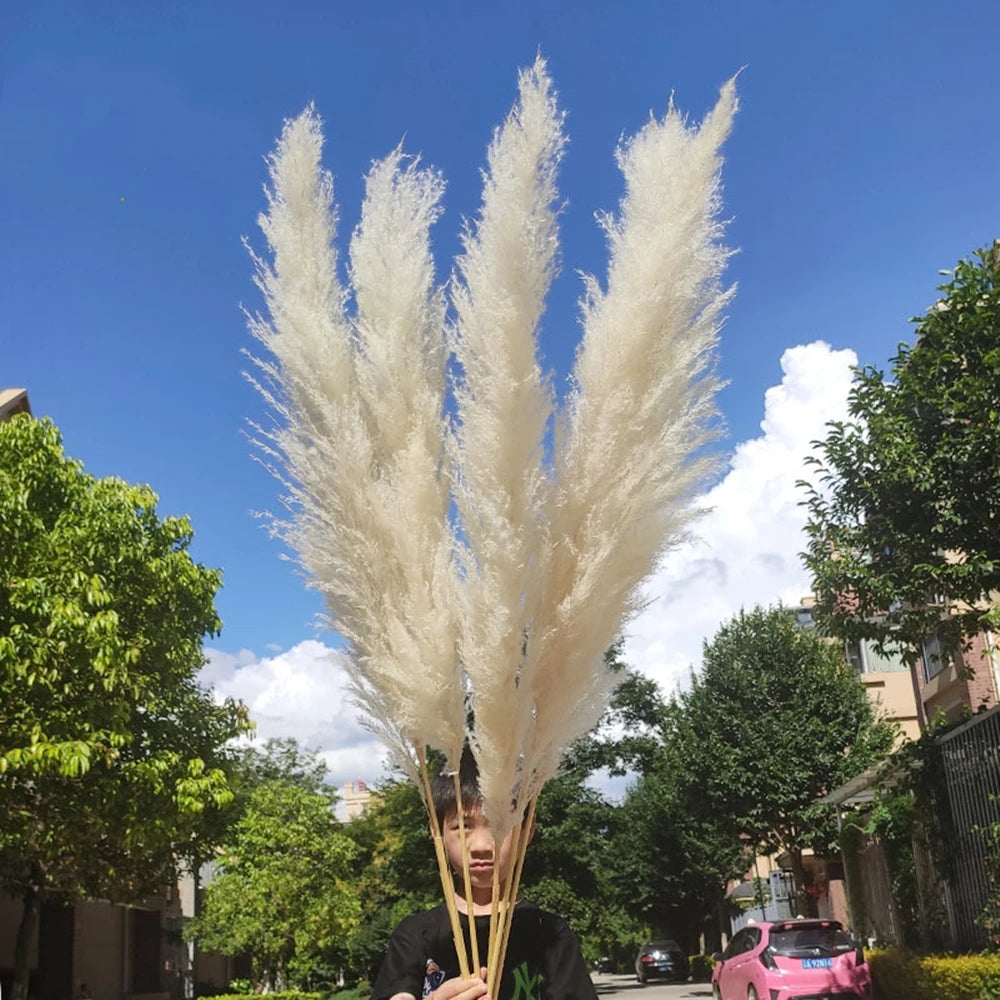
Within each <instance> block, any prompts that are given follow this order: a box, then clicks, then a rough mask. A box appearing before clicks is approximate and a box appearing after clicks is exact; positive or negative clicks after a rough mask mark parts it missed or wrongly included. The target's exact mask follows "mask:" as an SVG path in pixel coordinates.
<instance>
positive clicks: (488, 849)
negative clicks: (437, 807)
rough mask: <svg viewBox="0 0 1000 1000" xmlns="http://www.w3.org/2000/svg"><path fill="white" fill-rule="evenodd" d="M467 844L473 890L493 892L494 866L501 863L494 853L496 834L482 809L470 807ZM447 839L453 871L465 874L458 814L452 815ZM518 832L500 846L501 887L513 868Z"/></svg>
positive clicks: (446, 829)
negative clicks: (511, 865)
mask: <svg viewBox="0 0 1000 1000" xmlns="http://www.w3.org/2000/svg"><path fill="white" fill-rule="evenodd" d="M464 818H465V843H466V847H467V848H468V851H469V876H470V878H471V880H472V888H473V890H476V889H479V890H483V889H490V888H492V886H493V865H494V864H495V863H497V860H498V859H497V856H496V854H497V852H496V851H495V850H494V847H495V845H494V843H493V834H491V833H490V828H489V824H488V823H487V822H486V817H485V816H484V815H483V810H482V807H481V806H478V805H476V806H469V807H467V808H466V810H465V814H464ZM441 834H442V836H443V837H444V849H445V852H446V853H447V855H448V863H449V864H450V865H451V870H452V871H453V872H457V873H458V874H459V875H461V874H462V835H461V830H460V828H459V822H458V813H457V812H454V813H451V814H450V815H449V816H448V817H447V818H446V819H445V822H444V826H443V828H442V830H441ZM513 838H514V833H513V831H512V832H511V833H508V834H507V836H506V837H505V838H504V841H503V843H502V844H501V845H500V852H499V865H500V872H499V876H500V884H501V885H503V884H504V882H505V881H506V879H507V874H508V867H509V865H510V851H511V844H512V842H513Z"/></svg>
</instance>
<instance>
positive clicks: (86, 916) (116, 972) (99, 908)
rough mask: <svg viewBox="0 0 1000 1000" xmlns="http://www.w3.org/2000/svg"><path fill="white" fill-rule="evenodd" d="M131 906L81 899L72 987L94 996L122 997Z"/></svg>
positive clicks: (102, 999)
mask: <svg viewBox="0 0 1000 1000" xmlns="http://www.w3.org/2000/svg"><path fill="white" fill-rule="evenodd" d="M127 934H128V909H127V908H126V907H124V906H112V905H111V904H110V903H79V904H78V905H77V907H76V920H75V924H74V927H73V990H74V995H75V996H80V995H81V994H82V987H83V986H84V985H86V987H87V992H88V993H90V995H91V996H92V997H93V998H94V1000H121V997H122V996H123V995H124V994H125V992H126V990H127V982H128V975H129V970H128V968H127V961H126V956H127V955H128V947H127Z"/></svg>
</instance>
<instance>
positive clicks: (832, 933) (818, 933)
mask: <svg viewBox="0 0 1000 1000" xmlns="http://www.w3.org/2000/svg"><path fill="white" fill-rule="evenodd" d="M768 944H769V945H770V948H771V953H772V954H773V955H786V956H788V957H790V958H796V957H799V958H801V957H808V956H810V955H840V954H843V953H844V952H845V951H854V949H855V948H856V947H857V945H855V943H854V942H853V941H852V940H851V937H850V935H848V934H847V933H846V932H845V931H844V930H843V929H842V928H840V927H837V926H835V925H833V924H812V925H807V926H805V927H782V928H772V930H771V935H770V940H769V941H768Z"/></svg>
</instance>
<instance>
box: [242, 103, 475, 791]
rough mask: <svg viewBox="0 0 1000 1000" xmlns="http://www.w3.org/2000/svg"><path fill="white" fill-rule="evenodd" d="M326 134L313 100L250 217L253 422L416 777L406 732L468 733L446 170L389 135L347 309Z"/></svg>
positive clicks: (296, 535) (453, 752)
mask: <svg viewBox="0 0 1000 1000" xmlns="http://www.w3.org/2000/svg"><path fill="white" fill-rule="evenodd" d="M321 149H322V135H321V131H320V122H319V119H318V117H317V115H316V114H315V111H314V110H313V108H312V107H311V106H310V107H309V108H307V109H306V110H305V111H304V112H303V113H302V115H300V116H299V117H298V118H296V119H294V120H292V121H289V122H287V123H286V125H285V128H284V131H283V132H282V136H281V139H280V141H279V143H278V148H277V151H276V152H275V154H274V155H273V156H272V157H270V158H269V160H268V167H269V173H270V178H271V188H270V190H268V192H267V199H268V213H267V214H266V215H264V216H262V217H261V219H260V224H261V228H262V230H263V232H264V234H265V236H266V238H267V242H268V245H269V247H270V250H271V254H272V256H273V264H272V265H269V264H267V263H266V262H264V261H263V260H262V259H260V258H257V257H255V258H254V259H255V263H256V266H257V283H258V285H259V286H260V288H261V290H262V291H263V293H264V298H265V303H266V305H267V307H268V312H269V314H270V319H269V320H265V319H263V318H261V317H254V318H253V320H252V324H251V326H252V329H253V332H254V333H255V335H256V336H257V337H258V339H260V340H261V341H262V342H263V343H264V345H265V346H266V347H267V348H268V349H269V350H270V351H271V353H272V354H273V355H274V359H275V360H274V361H273V362H272V361H258V362H257V364H258V367H259V368H260V369H261V370H262V371H263V373H264V379H263V381H262V382H261V383H260V386H261V388H262V391H263V392H264V394H265V397H266V398H267V399H268V400H269V401H270V402H271V404H272V406H273V407H274V409H275V410H276V412H277V415H278V417H279V418H281V419H282V421H283V422H282V423H279V425H278V426H277V428H276V429H275V430H273V431H269V432H267V433H266V434H262V437H264V439H265V443H264V448H265V450H266V452H267V454H269V455H270V456H271V457H273V458H275V459H277V460H279V461H281V462H282V463H283V465H284V468H285V470H286V473H287V478H288V482H287V486H288V498H287V502H288V503H289V505H290V506H291V507H292V509H293V511H294V518H293V519H292V520H290V521H286V522H279V523H278V525H277V530H278V531H279V532H280V533H281V534H282V535H283V536H284V537H285V539H286V540H287V541H288V542H289V544H290V545H291V546H292V547H293V548H294V549H295V550H296V551H297V552H298V554H299V558H300V560H301V561H302V564H303V566H304V567H305V568H306V570H307V571H308V573H309V574H310V576H311V577H312V579H313V582H314V586H316V587H317V588H318V589H319V590H320V591H321V592H322V594H323V596H324V598H325V599H326V603H327V607H328V609H329V613H330V618H331V624H332V625H333V626H334V627H335V628H336V629H337V631H338V632H340V634H341V635H343V636H344V637H345V638H346V639H347V641H348V643H349V645H348V649H347V652H346V658H345V665H346V670H347V673H348V675H349V677H350V681H351V684H352V686H353V690H354V694H355V697H356V699H357V701H358V702H359V704H360V706H361V707H362V709H363V710H364V711H365V713H366V714H367V716H368V718H369V721H370V723H371V724H372V726H373V727H374V728H375V729H376V730H377V731H378V732H379V733H380V735H381V736H382V737H383V738H384V739H385V740H386V741H387V743H388V744H389V746H390V749H391V750H392V751H393V753H394V756H396V758H397V760H398V761H399V762H400V763H401V764H402V765H403V766H404V767H405V768H406V769H407V770H408V771H409V773H410V774H411V775H413V776H414V777H415V776H416V767H417V762H416V756H415V749H414V748H416V747H418V746H420V747H422V746H424V745H425V744H427V743H432V744H433V745H435V746H438V747H440V748H441V749H443V750H444V751H445V752H446V753H447V754H448V757H449V759H450V760H454V761H457V760H458V757H459V755H460V754H461V748H462V744H463V740H464V733H465V696H464V691H463V688H462V683H461V678H460V676H459V674H458V670H457V665H456V657H455V648H456V635H457V631H456V629H457V626H456V621H455V614H454V601H453V599H452V598H453V591H454V586H453V580H454V572H453V551H452V549H453V545H452V537H451V529H450V527H449V524H448V516H447V515H448V505H449V502H450V500H449V497H450V484H449V479H448V475H447V465H446V462H445V460H444V454H443V432H442V422H441V421H442V407H443V398H444V391H445V374H444V373H445V348H444V343H443V322H444V305H443V301H442V297H441V294H440V293H439V292H437V291H435V289H434V287H433V264H432V259H431V254H430V248H429V229H430V226H431V225H432V224H433V222H434V221H435V219H436V218H437V215H438V212H439V207H438V206H439V202H440V197H441V194H442V191H443V183H442V181H441V178H440V177H439V176H438V175H437V174H435V173H433V172H432V171H427V170H422V169H419V167H418V164H417V163H416V161H410V162H409V163H405V162H404V157H403V156H402V153H401V151H400V150H399V149H397V150H395V151H394V152H393V153H392V154H390V156H389V157H388V158H387V159H386V160H384V161H382V162H380V163H376V164H375V165H374V166H373V167H372V170H371V172H370V174H369V176H368V183H367V191H366V198H365V203H364V207H363V210H362V216H361V223H360V225H359V226H358V228H357V230H356V231H355V233H354V236H353V238H352V241H351V252H350V276H351V282H352V287H353V292H354V299H355V306H356V308H355V312H354V315H353V316H349V315H348V314H347V301H348V293H347V292H345V291H344V290H343V289H342V288H341V287H340V285H339V283H338V281H337V277H336V254H335V251H334V250H333V247H332V241H333V237H334V235H335V230H336V213H335V210H334V207H333V181H332V178H331V176H330V175H329V173H327V172H326V171H324V170H323V169H322V168H321V166H320V153H321ZM417 674H419V678H420V680H419V683H416V684H415V683H414V680H415V677H416V676H417Z"/></svg>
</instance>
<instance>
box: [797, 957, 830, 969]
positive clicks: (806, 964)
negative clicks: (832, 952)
mask: <svg viewBox="0 0 1000 1000" xmlns="http://www.w3.org/2000/svg"><path fill="white" fill-rule="evenodd" d="M802 968H803V969H832V968H833V959H832V958H804V959H802Z"/></svg>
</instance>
